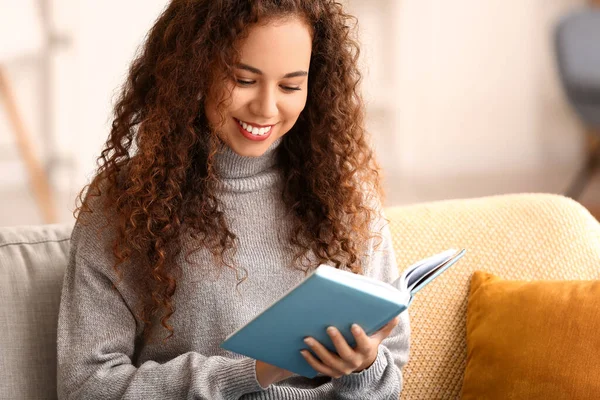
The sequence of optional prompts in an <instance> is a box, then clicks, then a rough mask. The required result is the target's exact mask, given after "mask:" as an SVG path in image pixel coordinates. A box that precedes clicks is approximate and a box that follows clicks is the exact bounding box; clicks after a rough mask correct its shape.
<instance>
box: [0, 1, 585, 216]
mask: <svg viewBox="0 0 600 400" xmlns="http://www.w3.org/2000/svg"><path fill="white" fill-rule="evenodd" d="M52 3H53V6H52V7H51V10H52V15H51V17H52V20H53V21H54V22H53V24H54V26H55V27H56V30H57V32H58V33H59V34H60V35H64V36H66V37H67V38H70V43H68V44H67V45H65V46H63V47H59V48H57V49H56V50H55V51H54V53H53V54H54V55H53V56H52V66H53V72H52V75H51V76H52V81H51V89H52V92H51V93H52V99H51V103H52V104H51V106H52V107H51V108H52V110H53V115H52V118H51V120H50V121H51V122H50V124H51V126H50V128H51V129H50V132H51V133H52V135H53V136H52V137H51V143H50V144H49V145H48V143H47V142H48V139H47V138H46V139H44V138H43V137H41V135H42V132H44V128H45V127H44V126H43V124H44V121H43V120H42V119H41V117H40V115H39V111H40V109H41V108H40V100H39V95H38V91H39V89H40V87H41V81H40V75H39V71H37V70H36V64H35V63H36V60H35V58H24V59H22V60H18V61H15V62H13V63H11V64H10V65H8V66H7V69H8V72H9V75H10V77H11V80H12V83H13V85H14V87H15V91H16V93H17V96H18V101H19V104H20V107H21V109H22V110H23V114H24V116H25V118H26V120H27V121H28V125H29V127H30V129H31V131H32V134H33V137H34V139H35V140H36V146H37V147H38V151H39V152H40V154H42V156H43V157H44V158H45V159H49V156H50V155H49V154H44V149H52V151H53V152H54V153H55V157H54V162H53V163H52V165H51V166H53V168H52V169H51V171H52V182H53V185H54V187H55V188H57V190H61V191H67V192H68V195H67V196H66V197H65V198H66V200H64V201H63V202H62V203H61V205H60V207H61V209H67V208H69V209H72V203H73V202H72V198H73V195H74V193H76V192H77V191H78V190H79V189H80V188H81V186H82V185H83V184H85V183H86V182H87V180H88V179H89V178H90V177H91V175H92V173H93V171H94V169H95V159H96V157H97V156H98V155H99V153H100V150H101V147H102V144H103V143H104V141H105V139H106V135H107V134H108V131H109V126H110V113H111V107H112V105H113V102H114V96H115V95H116V93H117V92H118V88H119V86H120V84H121V83H122V82H123V80H124V79H125V76H126V73H127V68H128V65H129V62H130V61H131V59H132V57H133V55H134V53H135V51H136V49H137V46H138V45H139V44H140V43H141V42H142V39H143V37H144V35H145V33H146V31H147V30H148V29H149V28H150V26H151V25H152V23H153V21H154V20H155V18H156V17H157V16H158V14H159V12H160V11H161V9H162V8H163V7H164V6H165V5H166V1H164V0H127V1H122V0H103V1H92V0H54V1H53V2H52ZM347 3H349V8H350V9H351V10H353V11H354V12H356V14H357V15H358V17H359V21H360V29H361V35H362V42H363V58H362V63H363V66H364V67H365V71H366V79H365V83H364V89H365V95H366V98H367V100H368V104H369V108H368V112H369V127H370V128H371V130H372V131H373V133H374V135H375V139H374V140H375V146H376V148H377V151H378V153H379V155H380V159H381V161H382V164H383V167H384V168H385V169H386V171H387V173H388V175H389V176H392V177H396V176H397V177H410V178H411V179H416V180H418V179H421V178H423V179H428V181H430V182H435V181H441V180H444V179H447V178H448V177H456V176H468V175H471V174H474V173H477V174H479V175H481V176H486V174H488V175H490V176H496V175H498V174H522V173H529V172H531V171H538V172H539V171H556V170H558V171H563V172H564V171H567V173H568V172H569V171H573V170H574V169H575V168H576V167H577V165H578V163H579V159H580V156H581V152H582V143H583V135H582V130H581V127H580V126H579V125H578V122H577V120H576V118H575V116H574V114H573V113H572V111H571V110H570V108H569V107H568V105H567V104H566V102H565V99H564V97H563V94H562V91H561V89H560V86H559V84H558V80H557V76H556V72H555V68H554V61H553V53H552V42H551V30H552V26H553V23H554V22H555V21H556V19H557V17H558V16H559V15H561V14H563V13H564V12H566V11H567V10H569V9H571V8H573V7H575V6H577V5H578V4H580V3H582V2H581V1H579V0H551V1H548V0H520V1H503V0H489V1H475V0H461V1H455V2H447V1H442V0H402V1H399V0H348V1H347ZM15 34H18V33H15ZM43 143H46V145H45V146H43V145H42V144H43ZM14 153H15V150H14V139H13V137H12V136H11V132H10V131H9V129H8V125H7V123H6V119H5V116H4V115H3V114H2V113H0V187H6V185H23V182H24V181H25V180H26V176H25V174H24V172H23V171H24V170H23V168H22V165H21V164H20V161H19V159H18V158H17V157H16V156H14ZM65 201H66V202H68V204H67V203H65ZM65 215H69V214H67V213H65ZM65 218H68V217H65Z"/></svg>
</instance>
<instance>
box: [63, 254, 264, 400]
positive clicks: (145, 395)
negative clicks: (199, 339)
mask: <svg viewBox="0 0 600 400" xmlns="http://www.w3.org/2000/svg"><path fill="white" fill-rule="evenodd" d="M135 339H136V320H135V318H134V315H133V314H132V312H131V310H130V308H129V306H128V305H127V303H126V302H125V300H124V299H123V297H122V296H121V294H120V292H118V291H117V290H116V289H114V288H113V286H112V281H111V279H110V278H109V276H108V275H107V274H106V273H105V272H104V271H102V269H101V268H99V267H98V266H96V265H95V263H93V262H90V261H87V260H86V259H83V258H81V257H79V256H76V255H74V254H73V253H72V254H71V259H70V262H69V265H68V268H67V271H66V274H65V278H64V285H63V291H62V297H61V304H60V312H59V321H58V337H57V346H58V349H57V350H58V397H59V399H174V398H181V399H184V398H185V399H218V400H226V399H238V398H239V397H241V396H242V395H244V394H246V393H251V392H257V391H262V390H263V389H262V388H261V387H260V385H259V384H258V381H257V379H256V372H255V361H254V360H253V359H250V358H243V359H228V358H225V357H216V356H213V357H205V356H203V355H201V354H198V353H194V352H188V353H185V354H181V355H179V356H178V357H176V358H174V359H172V360H169V361H168V362H164V363H158V362H154V361H147V362H145V363H143V364H142V365H140V366H139V367H136V366H134V365H133V363H132V357H133V356H134V343H135Z"/></svg>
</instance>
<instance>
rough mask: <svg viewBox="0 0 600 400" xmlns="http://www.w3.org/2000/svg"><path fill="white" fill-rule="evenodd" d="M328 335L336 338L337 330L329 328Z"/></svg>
mask: <svg viewBox="0 0 600 400" xmlns="http://www.w3.org/2000/svg"><path fill="white" fill-rule="evenodd" d="M327 333H329V335H331V336H334V335H335V333H336V332H335V328H334V327H333V326H330V327H329V328H327Z"/></svg>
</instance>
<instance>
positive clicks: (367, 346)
mask: <svg viewBox="0 0 600 400" xmlns="http://www.w3.org/2000/svg"><path fill="white" fill-rule="evenodd" d="M350 331H351V332H352V336H354V339H355V340H356V349H355V351H356V352H358V353H360V354H362V355H365V354H369V353H370V351H371V347H373V344H372V343H371V342H372V341H371V338H369V336H367V334H366V333H365V331H364V330H363V329H362V328H361V327H360V325H358V324H352V327H351V328H350Z"/></svg>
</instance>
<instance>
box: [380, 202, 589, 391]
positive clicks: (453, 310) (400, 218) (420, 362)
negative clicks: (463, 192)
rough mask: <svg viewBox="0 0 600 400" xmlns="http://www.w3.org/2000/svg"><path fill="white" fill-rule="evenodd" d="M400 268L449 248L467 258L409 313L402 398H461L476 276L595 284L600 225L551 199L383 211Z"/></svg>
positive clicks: (434, 284) (582, 212) (584, 212)
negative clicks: (470, 292) (408, 350)
mask: <svg viewBox="0 0 600 400" xmlns="http://www.w3.org/2000/svg"><path fill="white" fill-rule="evenodd" d="M386 212H387V217H388V219H389V220H390V227H391V230H392V236H393V240H394V248H395V252H396V255H397V259H398V267H399V269H400V270H402V269H404V268H405V267H407V266H408V265H410V264H411V263H413V262H415V261H417V260H419V259H422V258H424V257H426V256H428V255H431V254H434V253H436V252H440V251H442V250H446V249H448V248H466V249H467V254H466V255H465V256H464V257H463V259H462V260H461V261H459V262H458V263H457V264H456V265H455V266H453V267H452V268H450V270H448V271H446V272H445V273H444V274H442V275H441V276H440V277H438V278H437V279H436V280H435V281H434V282H432V283H431V284H429V285H428V286H427V287H426V288H424V289H423V290H422V291H420V292H419V293H418V294H417V296H416V298H415V300H414V302H413V303H412V305H411V308H410V309H409V313H410V317H411V325H412V336H411V358H410V360H409V362H408V364H407V365H406V366H405V369H404V378H405V382H404V388H403V391H402V396H401V398H403V399H442V398H443V399H450V398H458V397H459V394H460V390H461V386H462V380H463V371H464V368H465V365H466V328H465V324H466V309H467V295H468V290H469V281H470V278H471V275H472V273H473V272H474V271H475V270H484V271H487V272H490V273H493V274H497V275H498V276H500V277H502V278H506V279H523V280H530V279H559V280H560V279H598V278H600V225H599V224H598V221H597V220H596V219H594V217H592V216H591V215H590V214H589V212H588V211H587V210H586V209H585V208H584V207H582V206H581V205H580V204H579V203H576V202H575V201H573V200H570V199H568V198H565V197H562V196H558V195H550V194H521V195H503V196H494V197H486V198H479V199H470V200H450V201H441V202H435V203H427V204H419V205H414V206H405V207H395V208H388V209H387V210H386Z"/></svg>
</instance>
